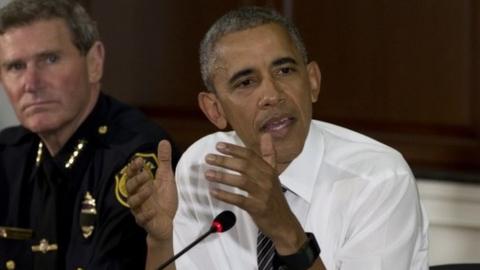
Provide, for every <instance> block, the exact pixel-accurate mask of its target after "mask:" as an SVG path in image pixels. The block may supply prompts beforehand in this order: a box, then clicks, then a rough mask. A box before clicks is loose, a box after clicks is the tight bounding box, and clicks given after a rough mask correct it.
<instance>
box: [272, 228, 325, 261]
mask: <svg viewBox="0 0 480 270" xmlns="http://www.w3.org/2000/svg"><path fill="white" fill-rule="evenodd" d="M305 234H306V235H307V241H306V242H305V244H303V246H302V247H301V248H300V249H299V250H298V251H297V253H294V254H291V255H287V256H281V255H279V254H278V253H277V258H278V259H279V262H280V264H281V265H280V269H288V270H307V269H308V268H310V267H311V266H312V265H313V262H314V261H315V260H316V259H317V257H318V255H319V254H320V247H319V246H318V243H317V240H316V239H315V235H313V233H309V232H307V233H305Z"/></svg>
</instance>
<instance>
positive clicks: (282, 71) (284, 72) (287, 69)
mask: <svg viewBox="0 0 480 270" xmlns="http://www.w3.org/2000/svg"><path fill="white" fill-rule="evenodd" d="M294 71H295V69H294V68H292V67H281V68H280V69H279V70H278V74H279V75H287V74H290V73H293V72H294Z"/></svg>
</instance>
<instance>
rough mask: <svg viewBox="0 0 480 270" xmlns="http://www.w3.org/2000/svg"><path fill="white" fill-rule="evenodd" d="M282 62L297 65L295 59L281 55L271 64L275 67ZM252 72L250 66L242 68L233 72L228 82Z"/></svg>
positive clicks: (231, 82) (230, 82) (282, 63)
mask: <svg viewBox="0 0 480 270" xmlns="http://www.w3.org/2000/svg"><path fill="white" fill-rule="evenodd" d="M284 64H294V65H297V61H295V59H293V58H292V57H282V58H279V59H276V60H275V61H273V62H272V64H271V66H273V67H276V66H281V65H284ZM252 73H253V69H252V68H246V69H242V70H240V71H238V72H236V73H235V74H233V76H232V77H231V78H230V80H228V83H229V84H233V83H234V82H235V81H236V80H238V78H241V77H243V76H247V75H250V74H252Z"/></svg>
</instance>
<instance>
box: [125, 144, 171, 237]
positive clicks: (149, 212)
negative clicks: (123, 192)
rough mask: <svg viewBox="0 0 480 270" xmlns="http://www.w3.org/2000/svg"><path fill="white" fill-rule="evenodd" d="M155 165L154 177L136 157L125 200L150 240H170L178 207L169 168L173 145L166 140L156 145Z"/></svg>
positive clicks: (132, 164)
mask: <svg viewBox="0 0 480 270" xmlns="http://www.w3.org/2000/svg"><path fill="white" fill-rule="evenodd" d="M157 156H158V168H157V170H156V173H155V179H152V177H151V174H149V173H148V172H146V171H143V162H144V161H143V160H142V159H141V158H137V159H135V160H134V161H133V162H132V163H131V164H130V165H129V167H128V170H127V175H128V177H129V179H128V181H127V191H128V194H129V196H128V200H127V203H128V204H129V206H130V208H131V211H132V213H133V214H134V216H135V220H136V222H137V223H138V224H139V225H140V226H142V227H143V228H145V230H146V231H147V233H148V237H149V241H165V240H171V238H172V233H173V218H174V216H175V212H176V211H177V207H178V199H177V190H176V185H175V179H174V174H173V170H172V160H171V159H172V158H171V157H172V148H171V145H170V143H169V142H168V141H166V140H162V141H161V142H160V143H159V144H158V151H157Z"/></svg>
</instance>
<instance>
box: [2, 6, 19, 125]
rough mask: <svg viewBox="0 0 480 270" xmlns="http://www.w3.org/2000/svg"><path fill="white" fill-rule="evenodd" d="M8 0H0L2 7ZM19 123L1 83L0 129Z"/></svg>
mask: <svg viewBox="0 0 480 270" xmlns="http://www.w3.org/2000/svg"><path fill="white" fill-rule="evenodd" d="M7 2H8V0H0V7H3V5H5V4H6V3H7ZM16 124H17V119H16V117H15V114H14V113H13V109H12V107H11V106H10V103H9V102H8V98H7V96H6V95H5V91H4V90H3V86H2V85H1V84H0V130H1V129H2V128H5V127H8V126H13V125H16Z"/></svg>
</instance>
